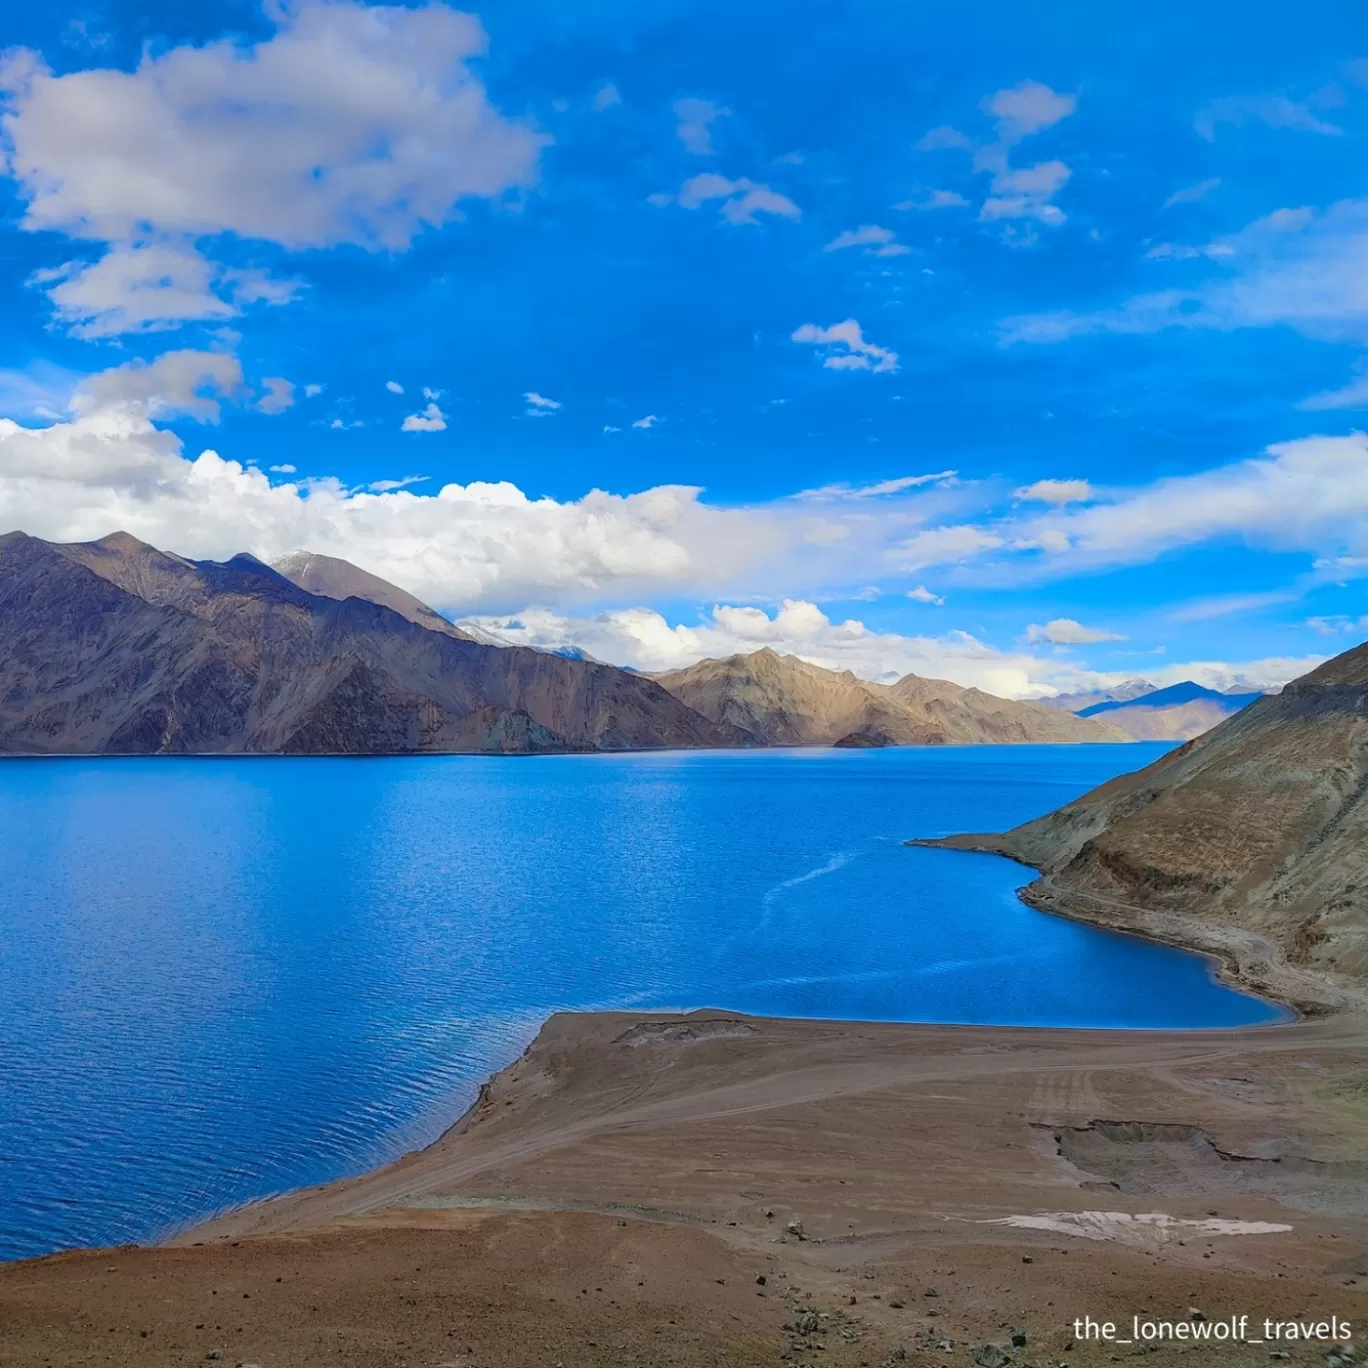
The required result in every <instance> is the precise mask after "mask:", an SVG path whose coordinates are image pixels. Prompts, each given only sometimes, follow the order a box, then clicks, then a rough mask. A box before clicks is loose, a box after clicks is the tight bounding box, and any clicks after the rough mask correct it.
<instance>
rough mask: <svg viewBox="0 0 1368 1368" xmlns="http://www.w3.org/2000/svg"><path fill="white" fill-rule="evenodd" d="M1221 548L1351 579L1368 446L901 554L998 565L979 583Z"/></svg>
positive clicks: (1207, 474)
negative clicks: (1288, 555)
mask: <svg viewBox="0 0 1368 1368" xmlns="http://www.w3.org/2000/svg"><path fill="white" fill-rule="evenodd" d="M1221 542H1238V543H1243V544H1244V545H1247V546H1250V547H1253V548H1256V549H1261V550H1269V551H1278V552H1300V553H1304V554H1308V555H1313V556H1315V557H1317V558H1318V559H1317V561H1316V562H1315V563H1314V565H1313V567H1312V568H1313V570H1314V571H1315V572H1316V574H1317V576H1318V577H1319V578H1322V579H1333V578H1335V577H1337V576H1338V575H1341V574H1344V573H1347V572H1348V571H1347V569H1346V567H1347V566H1348V564H1349V562H1351V561H1355V560H1357V558H1360V557H1362V556H1364V555H1365V554H1368V436H1365V435H1364V434H1363V433H1354V434H1352V435H1350V436H1347V437H1307V438H1303V439H1301V440H1298V441H1292V442H1282V443H1278V444H1276V445H1274V446H1270V447H1269V448H1268V450H1267V452H1266V453H1265V454H1264V455H1262V456H1259V457H1256V458H1253V459H1250V460H1245V461H1237V462H1234V463H1232V464H1230V465H1225V466H1218V467H1215V468H1213V469H1211V470H1206V471H1201V472H1198V473H1196V474H1192V475H1179V476H1171V477H1168V478H1166V479H1162V480H1157V481H1155V482H1154V483H1152V484H1149V485H1143V486H1140V487H1138V488H1134V489H1120V490H1117V489H1113V490H1111V491H1109V492H1108V493H1107V495H1106V496H1105V497H1104V496H1103V495H1101V494H1095V501H1094V502H1092V503H1089V504H1086V505H1084V506H1080V507H1060V508H1056V509H1053V510H1051V511H1050V512H1044V513H1038V514H1037V513H1032V514H1027V515H1024V516H1023V515H1021V514H1015V515H1013V514H1008V515H1007V516H1004V517H1001V518H997V519H989V520H987V521H986V522H984V523H982V524H965V523H956V524H947V525H944V526H937V527H930V528H927V529H926V530H924V531H921V532H918V533H916V534H915V535H913V536H912V537H910V538H908V539H907V540H906V541H905V542H903V543H902V544H901V546H900V548H898V549H897V556H898V559H899V561H900V563H901V564H902V565H903V566H904V567H905V568H907V569H909V570H915V569H918V568H921V567H922V566H929V565H955V564H964V563H966V562H969V561H983V560H984V559H985V558H988V559H989V563H988V564H985V565H982V566H980V567H979V570H978V572H977V577H978V578H979V579H980V580H982V581H984V582H990V581H992V582H996V581H1010V582H1023V581H1025V580H1027V579H1029V578H1031V577H1037V578H1039V577H1044V576H1051V577H1058V576H1061V575H1078V574H1084V573H1087V572H1090V571H1095V570H1098V569H1101V568H1104V567H1107V566H1116V565H1132V564H1140V563H1144V562H1147V561H1151V560H1153V559H1155V558H1156V557H1158V556H1160V555H1162V554H1164V553H1165V552H1170V551H1177V550H1181V549H1183V548H1185V547H1193V546H1200V545H1210V544H1213V543H1221ZM1352 573H1359V572H1357V571H1353V572H1352Z"/></svg>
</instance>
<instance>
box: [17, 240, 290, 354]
mask: <svg viewBox="0 0 1368 1368" xmlns="http://www.w3.org/2000/svg"><path fill="white" fill-rule="evenodd" d="M30 283H32V284H35V285H46V286H49V287H50V288H49V289H48V292H47V293H48V298H49V299H51V301H52V303H53V306H54V308H55V310H56V314H57V318H58V320H59V321H60V322H63V323H65V324H67V325H68V326H69V327H70V329H71V331H72V332H73V333H74V334H75V335H76V336H77V337H88V338H99V337H113V336H117V335H119V334H122V333H145V332H164V331H166V330H168V329H171V328H176V327H179V326H180V325H181V324H182V323H189V322H215V321H221V320H225V319H229V318H233V317H235V316H236V315H237V314H238V313H240V312H241V310H242V308H243V306H245V305H247V304H251V303H256V302H262V303H268V304H286V303H288V302H289V301H290V300H291V299H293V298H294V297H295V295H296V293H297V292H298V289H299V285H298V282H297V281H290V280H273V279H270V278H269V277H267V276H266V275H264V274H263V273H261V272H259V271H230V270H226V269H224V268H222V267H219V266H215V265H214V264H213V263H212V262H211V261H209V260H208V259H207V258H205V257H204V256H202V255H201V254H200V252H199V251H197V250H196V249H195V248H193V247H189V246H186V245H184V244H171V243H150V244H145V245H140V246H129V245H126V244H118V245H115V246H113V247H111V248H110V249H109V250H108V251H107V252H106V253H105V254H104V256H102V257H101V258H100V259H99V260H98V261H96V262H93V263H86V262H82V261H68V262H66V263H64V264H63V265H61V266H56V267H53V268H52V269H50V270H45V271H39V272H37V273H36V274H35V275H34V276H33V277H32V280H31V282H30Z"/></svg>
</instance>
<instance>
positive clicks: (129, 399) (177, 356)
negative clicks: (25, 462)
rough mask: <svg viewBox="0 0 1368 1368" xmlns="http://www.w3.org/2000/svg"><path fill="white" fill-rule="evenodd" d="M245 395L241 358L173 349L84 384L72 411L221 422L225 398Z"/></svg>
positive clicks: (73, 399)
mask: <svg viewBox="0 0 1368 1368" xmlns="http://www.w3.org/2000/svg"><path fill="white" fill-rule="evenodd" d="M267 383H268V384H269V383H270V382H269V381H268V382H267ZM243 392H244V388H243V383H242V365H241V363H240V362H239V361H238V359H237V357H235V356H231V355H229V354H228V353H226V352H206V351H192V350H185V351H172V352H165V353H163V354H162V355H161V356H159V357H157V358H156V360H154V361H151V362H148V361H129V362H126V363H125V364H124V365H122V366H115V367H114V368H113V369H112V370H106V371H101V372H100V373H99V374H98V375H92V376H90V377H88V378H87V379H85V380H83V381H81V383H80V384H79V385H77V387H76V389H75V390H74V391H73V393H72V396H71V410H72V412H73V413H75V414H78V415H81V416H86V415H93V414H100V413H108V412H118V413H122V414H127V415H133V416H136V417H137V418H139V419H152V418H163V419H164V418H174V417H178V416H184V417H187V418H196V419H198V420H199V421H200V422H202V423H217V422H218V420H219V417H220V413H221V409H220V404H219V400H220V399H233V398H237V397H240V396H241V395H242V394H243ZM0 470H3V466H0Z"/></svg>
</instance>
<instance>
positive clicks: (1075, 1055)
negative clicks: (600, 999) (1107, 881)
mask: <svg viewBox="0 0 1368 1368" xmlns="http://www.w3.org/2000/svg"><path fill="white" fill-rule="evenodd" d="M1365 1043H1368V1026H1365V1022H1364V1021H1363V1019H1361V1018H1358V1017H1354V1016H1349V1015H1340V1016H1336V1017H1333V1018H1328V1019H1322V1020H1315V1021H1303V1022H1298V1023H1296V1024H1292V1025H1288V1026H1280V1027H1271V1028H1263V1029H1259V1030H1252V1031H1244V1032H1193V1033H1184V1034H1169V1033H1165V1034H1162V1035H1161V1034H1151V1033H1115V1032H1105V1033H1104V1032H1065V1031H1029V1030H996V1029H975V1028H963V1027H946V1028H939V1027H915V1026H901V1025H869V1024H846V1025H842V1024H834V1023H822V1022H794V1021H770V1020H760V1019H742V1018H737V1017H731V1016H722V1015H720V1014H715V1013H713V1014H695V1015H693V1016H691V1017H687V1018H641V1017H636V1016H628V1015H613V1014H604V1015H593V1016H561V1017H556V1018H553V1019H552V1021H551V1022H549V1023H548V1024H547V1026H546V1028H545V1029H544V1030H543V1032H542V1033H541V1035H540V1036H539V1038H538V1040H537V1041H536V1042H535V1043H534V1045H533V1046H532V1047H531V1048H530V1049H529V1051H528V1052H527V1054H526V1055H524V1056H523V1058H522V1059H520V1060H519V1061H517V1062H516V1063H515V1064H514V1065H512V1066H510V1068H509V1069H507V1070H505V1071H504V1072H503V1073H501V1074H500V1075H498V1076H497V1077H496V1078H495V1079H494V1080H493V1081H492V1083H491V1085H490V1086H489V1088H488V1089H487V1090H486V1092H485V1094H484V1096H483V1097H482V1099H481V1102H480V1103H479V1105H478V1106H477V1107H476V1108H475V1109H474V1110H473V1111H472V1112H471V1113H470V1114H469V1115H468V1116H467V1117H466V1118H465V1119H464V1120H463V1121H462V1122H461V1123H460V1124H459V1125H458V1126H457V1127H455V1128H453V1130H452V1131H450V1132H448V1134H447V1135H446V1136H445V1137H443V1139H442V1140H440V1141H439V1142H438V1143H437V1144H436V1145H434V1146H432V1147H430V1148H429V1149H427V1150H424V1151H421V1152H420V1153H417V1154H415V1155H412V1156H410V1157H409V1158H407V1159H405V1160H403V1161H401V1162H400V1163H399V1164H396V1165H393V1166H391V1167H390V1168H388V1169H385V1170H381V1171H380V1172H378V1173H375V1174H372V1175H369V1176H367V1177H365V1178H362V1179H359V1180H356V1181H354V1182H349V1183H341V1184H333V1185H330V1186H328V1187H325V1188H321V1189H317V1190H314V1191H311V1192H306V1193H301V1194H296V1195H294V1196H292V1197H290V1198H286V1199H283V1200H281V1201H278V1202H273V1203H269V1204H265V1205H263V1206H259V1207H256V1208H252V1209H249V1210H247V1211H244V1212H240V1213H237V1214H236V1215H233V1216H230V1217H228V1218H226V1219H224V1220H221V1221H219V1222H217V1223H215V1224H213V1225H211V1226H208V1227H203V1228H201V1229H199V1230H195V1231H191V1232H189V1233H187V1234H186V1235H185V1236H184V1237H182V1239H181V1240H180V1241H178V1242H177V1244H176V1245H175V1246H173V1247H164V1248H160V1249H145V1250H144V1249H120V1250H113V1251H96V1252H87V1253H78V1254H70V1255H63V1256H58V1257H55V1258H51V1259H46V1260H39V1261H35V1262H30V1263H26V1264H15V1265H10V1266H7V1267H5V1268H4V1269H0V1362H3V1363H5V1364H16V1365H28V1364H52V1365H75V1364H95V1363H109V1364H127V1365H133V1364H138V1365H150V1364H163V1363H164V1364H188V1363H197V1362H214V1361H222V1362H224V1363H228V1364H233V1365H238V1364H260V1365H261V1368H277V1365H296V1364H298V1365H312V1364H324V1363H327V1364H337V1365H350V1364H357V1365H360V1364H367V1365H371V1364H374V1365H382V1364H384V1365H395V1366H396V1368H397V1365H400V1364H407V1365H410V1366H411V1368H419V1366H420V1365H423V1366H424V1368H437V1366H438V1365H458V1364H459V1365H462V1368H505V1365H507V1368H513V1365H545V1368H554V1366H555V1365H557V1364H559V1365H561V1366H562V1368H575V1366H577V1365H591V1364H592V1365H614V1366H615V1368H616V1365H625V1364H639V1365H646V1364H659V1365H704V1364H708V1365H711V1364H717V1365H722V1364H726V1365H743V1366H745V1365H752V1364H768V1365H775V1366H776V1368H779V1366H781V1365H788V1368H797V1365H810V1366H811V1368H817V1366H818V1365H822V1366H823V1368H847V1366H848V1368H858V1365H867V1368H899V1365H902V1364H909V1365H912V1366H913V1368H917V1366H918V1365H925V1366H926V1368H931V1366H932V1365H945V1368H975V1366H976V1365H977V1368H1004V1366H1005V1365H1008V1364H1010V1365H1015V1368H1023V1366H1024V1365H1030V1364H1033V1365H1035V1366H1036V1368H1049V1365H1057V1364H1061V1363H1067V1364H1070V1365H1073V1366H1074V1368H1080V1366H1082V1365H1093V1364H1104V1363H1111V1362H1123V1363H1124V1362H1128V1361H1130V1360H1131V1359H1140V1360H1142V1361H1144V1362H1147V1363H1152V1364H1166V1363H1172V1364H1192V1365H1205V1364H1208V1363H1209V1364H1213V1365H1227V1364H1228V1365H1236V1364H1241V1365H1252V1364H1264V1363H1270V1362H1289V1363H1293V1364H1302V1365H1308V1366H1309V1365H1312V1364H1314V1365H1318V1368H1324V1365H1327V1364H1335V1363H1347V1362H1351V1361H1353V1358H1351V1357H1348V1356H1346V1355H1345V1354H1344V1353H1343V1352H1342V1350H1341V1348H1339V1347H1337V1346H1343V1347H1344V1348H1345V1349H1347V1351H1348V1355H1350V1356H1357V1355H1361V1350H1362V1347H1363V1345H1364V1340H1365V1330H1366V1329H1368V1062H1365V1061H1366V1060H1368V1052H1365V1048H1364V1047H1365ZM1137 1315H1138V1316H1140V1317H1141V1318H1142V1321H1150V1322H1153V1323H1155V1324H1156V1325H1157V1324H1158V1323H1160V1322H1167V1323H1169V1324H1179V1323H1181V1324H1183V1325H1186V1326H1191V1325H1193V1324H1196V1325H1198V1326H1201V1325H1203V1324H1205V1325H1208V1326H1210V1327H1212V1332H1213V1333H1214V1330H1215V1327H1216V1326H1218V1325H1221V1324H1222V1323H1223V1322H1224V1320H1225V1319H1226V1318H1230V1317H1236V1318H1238V1317H1239V1316H1241V1315H1247V1316H1249V1317H1250V1325H1249V1328H1247V1329H1246V1331H1245V1337H1244V1342H1243V1343H1241V1344H1238V1345H1236V1346H1233V1347H1232V1346H1229V1345H1226V1344H1224V1343H1220V1344H1212V1343H1209V1342H1207V1341H1205V1340H1204V1341H1202V1342H1200V1343H1198V1344H1195V1345H1193V1344H1189V1343H1187V1342H1182V1343H1178V1342H1176V1341H1164V1342H1162V1343H1160V1344H1157V1345H1155V1346H1153V1347H1151V1346H1149V1345H1147V1344H1144V1343H1141V1344H1136V1343H1133V1342H1132V1343H1122V1342H1121V1341H1122V1340H1125V1339H1133V1322H1132V1317H1133V1316H1137ZM1084 1317H1091V1318H1092V1320H1093V1321H1094V1322H1095V1323H1097V1324H1099V1325H1103V1324H1105V1323H1107V1322H1111V1323H1113V1324H1114V1326H1115V1327H1116V1328H1115V1330H1114V1331H1113V1332H1112V1337H1111V1339H1110V1340H1107V1341H1103V1340H1100V1339H1098V1340H1093V1339H1087V1338H1083V1337H1080V1334H1079V1327H1077V1326H1076V1325H1075V1321H1077V1320H1080V1319H1081V1318H1084ZM1265 1318H1269V1319H1273V1320H1276V1321H1280V1322H1282V1323H1283V1324H1284V1325H1286V1324H1287V1323H1289V1322H1295V1323H1297V1324H1298V1325H1306V1326H1308V1327H1311V1326H1315V1325H1316V1324H1317V1323H1321V1322H1327V1321H1329V1322H1332V1321H1334V1320H1336V1319H1338V1320H1339V1321H1341V1322H1348V1325H1347V1326H1344V1327H1333V1326H1332V1327H1331V1330H1330V1333H1327V1334H1324V1335H1321V1336H1319V1337H1317V1338H1316V1339H1315V1340H1314V1341H1313V1342H1310V1343H1302V1342H1301V1341H1300V1340H1297V1341H1290V1340H1288V1339H1287V1337H1286V1332H1285V1331H1284V1332H1282V1334H1281V1336H1280V1337H1279V1338H1277V1339H1275V1340H1273V1341H1265V1342H1263V1343H1258V1344H1256V1343H1253V1342H1251V1341H1252V1340H1253V1339H1256V1338H1258V1339H1263V1338H1264V1336H1263V1334H1262V1330H1261V1326H1262V1321H1263V1320H1264V1319H1265ZM1340 1328H1344V1329H1347V1330H1348V1332H1349V1333H1348V1334H1347V1335H1345V1334H1338V1333H1336V1332H1337V1331H1338V1330H1339V1329H1340ZM1189 1333H1191V1332H1189ZM1283 1353H1286V1354H1287V1355H1288V1357H1287V1358H1286V1359H1279V1358H1277V1357H1276V1355H1278V1354H1283ZM1327 1354H1329V1355H1330V1356H1331V1357H1329V1358H1327V1357H1326V1355H1327ZM1363 1357H1368V1356H1363Z"/></svg>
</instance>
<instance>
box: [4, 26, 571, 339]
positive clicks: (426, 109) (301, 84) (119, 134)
mask: <svg viewBox="0 0 1368 1368" xmlns="http://www.w3.org/2000/svg"><path fill="white" fill-rule="evenodd" d="M267 13H268V15H269V16H270V17H271V18H272V19H273V20H274V21H275V23H276V32H275V33H274V34H273V35H272V36H270V37H269V38H266V39H264V40H262V41H260V42H257V43H255V44H250V45H248V44H241V43H237V42H234V41H231V40H228V39H222V40H218V41H215V42H211V43H208V44H206V45H204V46H201V47H196V46H192V45H182V46H179V47H173V48H170V49H167V50H165V51H161V52H154V51H153V50H152V49H147V50H145V51H144V54H143V56H142V58H141V60H140V61H139V63H138V65H137V66H136V67H135V68H134V69H133V70H131V71H124V70H120V69H117V68H91V69H88V70H84V71H73V72H69V73H66V74H61V75H58V74H54V73H53V72H52V71H51V70H49V69H48V67H47V66H46V65H45V64H44V62H43V60H42V58H41V56H39V55H38V54H37V53H34V52H31V51H28V50H26V49H17V50H12V51H11V52H10V53H9V54H8V55H7V56H6V57H5V59H4V62H3V65H0V92H2V93H3V94H4V96H5V97H6V101H7V108H6V112H5V114H4V116H3V120H2V121H0V122H2V124H3V132H4V138H5V142H6V144H7V148H8V156H7V169H8V171H9V173H10V174H11V175H12V176H13V177H14V178H15V179H16V181H17V182H18V185H19V190H20V194H21V196H22V198H23V201H24V203H25V206H26V208H25V214H24V218H23V226H24V227H25V228H28V229H30V230H33V231H50V232H58V233H62V234H64V235H66V236H67V237H69V238H75V239H79V240H82V241H86V242H90V243H95V244H104V245H105V248H106V251H105V255H104V256H103V257H101V258H100V259H99V260H98V261H96V262H95V263H93V264H85V263H72V264H69V265H68V267H67V268H66V270H65V274H64V275H63V277H62V279H61V281H60V282H59V283H57V284H56V285H55V287H54V288H53V290H52V291H51V293H52V296H53V301H54V303H55V304H56V306H57V309H58V313H59V316H60V317H62V318H63V319H65V320H67V321H69V322H72V323H73V324H74V326H76V327H77V328H80V329H84V330H86V331H90V330H91V329H95V330H97V332H98V333H112V332H117V331H137V330H140V329H148V328H152V327H170V326H175V325H176V324H177V323H180V322H184V321H188V320H190V319H201V320H204V319H210V320H212V319H216V318H223V317H226V316H229V315H231V314H234V313H236V312H238V311H240V309H241V308H242V307H243V306H244V305H245V304H247V303H251V302H254V301H265V302H279V300H280V299H281V298H282V297H283V296H284V297H288V295H289V294H290V293H292V292H293V288H294V287H293V286H292V285H290V284H289V283H288V282H285V283H281V282H273V281H271V280H270V279H269V278H267V277H266V276H264V275H262V274H257V275H256V276H253V277H249V278H247V279H239V280H236V281H235V280H234V279H233V278H232V273H231V272H227V271H225V269H224V268H223V267H221V266H215V265H212V264H210V263H209V262H208V261H207V260H205V258H204V257H203V256H201V254H200V251H199V248H198V246H197V244H199V243H201V242H203V241H205V240H208V239H212V238H214V237H217V236H219V235H221V234H234V235H236V236H237V237H239V238H241V239H245V240H248V241H256V242H265V243H273V244H278V245H279V246H282V247H286V248H291V249H303V248H320V247H329V246H333V245H336V244H339V243H353V244H358V245H360V246H362V247H365V248H370V249H378V250H398V249H402V248H404V247H406V246H407V245H408V244H409V242H410V241H411V240H412V238H413V237H414V235H415V234H416V233H418V232H419V231H421V230H422V229H423V228H424V227H431V226H436V225H439V224H442V223H445V222H447V221H448V220H449V219H450V218H451V217H452V216H453V214H454V213H455V211H456V206H457V205H458V203H459V202H460V201H461V200H463V199H465V198H467V197H479V198H485V199H495V198H498V197H500V196H502V195H503V194H505V193H506V192H507V191H509V190H511V189H514V188H516V187H520V186H525V185H528V184H530V183H531V181H532V180H533V179H534V177H535V175H536V170H537V162H538V157H539V151H540V148H541V145H542V144H543V142H544V141H545V139H544V138H543V137H542V136H541V135H540V134H538V133H536V132H535V131H534V130H532V129H531V128H529V127H527V126H525V125H523V124H520V123H517V122H514V121H511V120H509V119H507V118H505V117H504V116H503V115H502V114H501V113H500V112H499V111H498V110H497V109H495V108H494V107H493V105H492V104H491V103H490V102H489V99H488V96H487V95H486V92H485V90H484V87H483V86H482V85H481V83H480V82H479V81H478V80H477V79H476V78H475V76H474V75H473V74H472V72H471V69H470V66H469V63H470V61H471V59H473V58H476V57H479V56H480V55H482V54H483V52H484V51H485V47H486V42H485V34H484V31H483V29H482V28H481V26H480V24H479V21H478V20H477V19H475V18H474V16H472V15H469V14H463V13H459V12H458V11H456V10H453V9H451V8H449V7H448V6H446V5H445V4H440V3H429V4H427V5H424V6H423V7H421V8H416V9H406V8H399V7H389V6H370V5H363V4H358V3H351V2H350V0H300V2H299V3H292V4H289V5H280V6H268V7H267Z"/></svg>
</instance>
